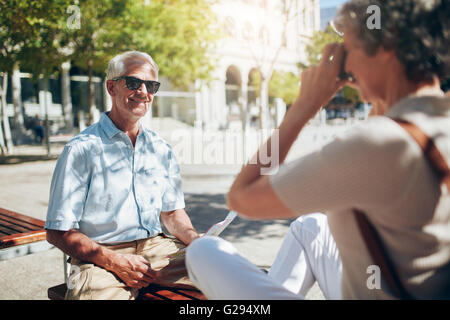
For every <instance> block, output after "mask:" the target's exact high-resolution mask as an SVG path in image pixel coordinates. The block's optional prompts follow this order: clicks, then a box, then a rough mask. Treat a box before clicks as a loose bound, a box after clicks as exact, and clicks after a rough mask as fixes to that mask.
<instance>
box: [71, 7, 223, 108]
mask: <svg viewBox="0 0 450 320" xmlns="http://www.w3.org/2000/svg"><path fill="white" fill-rule="evenodd" d="M211 4H212V1H209V0H175V1H166V0H152V1H150V2H148V1H143V0H133V1H130V0H101V1H98V0H96V1H94V0H86V1H83V2H81V3H80V7H79V8H80V26H79V28H76V29H75V30H73V31H72V32H70V33H68V39H67V41H68V42H69V43H71V47H72V48H73V54H72V56H71V57H72V60H73V62H74V64H75V65H76V66H78V67H80V68H82V69H84V70H86V71H87V73H88V76H89V90H88V95H89V109H90V111H92V108H93V106H94V90H93V82H92V77H93V75H94V73H97V74H103V73H104V71H105V69H106V67H107V63H108V61H109V60H110V59H111V58H112V57H113V56H115V55H116V54H118V53H120V52H123V51H128V50H139V51H145V52H148V53H149V54H150V55H152V57H153V58H154V59H155V61H156V62H157V63H158V65H159V67H160V73H161V74H163V75H164V76H166V77H168V78H169V80H170V81H171V82H172V84H174V85H175V86H179V87H183V88H185V87H186V86H187V85H188V84H190V83H193V82H194V81H195V80H196V79H209V73H210V71H211V70H212V69H213V63H212V59H211V58H210V57H209V56H208V53H209V50H210V48H211V46H212V45H213V44H214V42H215V40H216V39H217V33H216V32H214V30H213V28H212V26H211V24H212V22H214V21H215V17H214V15H213V12H212V10H211V6H210V5H211ZM91 116H92V114H91Z"/></svg>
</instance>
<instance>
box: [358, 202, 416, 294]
mask: <svg viewBox="0 0 450 320" xmlns="http://www.w3.org/2000/svg"><path fill="white" fill-rule="evenodd" d="M353 212H354V215H355V219H356V222H357V224H358V227H359V231H360V232H361V236H362V237H363V239H364V242H365V243H366V247H367V250H368V251H369V253H370V256H371V258H372V260H373V262H374V263H375V264H376V265H377V266H378V267H379V268H380V271H381V274H382V276H383V278H384V279H385V280H386V282H387V283H388V285H389V287H390V288H391V290H392V291H393V292H394V294H395V295H396V296H397V297H399V298H401V299H407V300H412V299H413V297H412V296H411V295H410V294H409V293H408V292H407V291H406V290H405V288H404V287H403V285H402V282H401V281H400V278H399V276H398V275H397V271H396V270H395V267H394V264H393V262H392V261H391V259H390V258H389V255H388V253H387V251H386V248H385V247H384V246H383V242H382V241H381V238H380V236H379V235H378V233H377V231H376V229H375V227H374V226H373V225H372V224H371V223H370V222H369V220H368V219H367V217H366V214H365V213H364V212H362V211H360V210H358V209H353Z"/></svg>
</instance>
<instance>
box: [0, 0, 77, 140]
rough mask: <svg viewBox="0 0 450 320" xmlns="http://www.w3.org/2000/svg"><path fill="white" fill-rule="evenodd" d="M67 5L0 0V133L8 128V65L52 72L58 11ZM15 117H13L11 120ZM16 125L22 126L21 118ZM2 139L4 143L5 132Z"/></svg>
mask: <svg viewBox="0 0 450 320" xmlns="http://www.w3.org/2000/svg"><path fill="white" fill-rule="evenodd" d="M67 5H68V1H66V0H55V1H52V2H51V1H31V2H30V1H25V0H7V1H6V0H0V70H2V71H4V77H3V79H4V81H3V85H2V90H1V92H2V94H1V95H2V109H3V120H4V121H3V122H2V123H3V126H2V127H3V133H5V132H6V131H8V128H7V126H8V124H7V123H6V122H7V119H6V121H5V118H6V117H5V111H6V110H5V109H6V83H7V82H6V81H5V80H6V77H7V73H11V72H12V67H13V66H17V64H18V65H20V66H21V67H22V66H25V65H27V67H28V68H29V69H30V70H32V71H36V72H41V71H44V70H45V72H44V73H45V74H46V75H49V74H50V73H51V72H52V69H53V64H54V63H55V62H57V60H58V59H56V56H55V55H53V54H52V53H53V52H54V51H55V50H57V43H56V42H57V37H58V36H59V35H60V32H59V31H57V30H61V26H62V21H61V17H62V14H61V13H62V10H64V9H65V8H66V7H67ZM25 68H26V67H25ZM18 118H19V117H17V116H16V117H15V120H17V119H18ZM19 122H20V121H19ZM19 124H20V123H19ZM16 125H17V123H16ZM20 125H23V121H22V123H21V124H20ZM4 138H6V140H7V141H6V145H7V146H8V144H9V143H10V142H8V139H10V137H8V133H6V135H4Z"/></svg>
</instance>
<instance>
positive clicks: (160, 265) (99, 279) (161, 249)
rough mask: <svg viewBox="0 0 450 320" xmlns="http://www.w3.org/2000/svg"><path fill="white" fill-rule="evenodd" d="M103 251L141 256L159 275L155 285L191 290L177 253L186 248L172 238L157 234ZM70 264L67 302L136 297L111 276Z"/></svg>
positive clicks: (81, 264)
mask: <svg viewBox="0 0 450 320" xmlns="http://www.w3.org/2000/svg"><path fill="white" fill-rule="evenodd" d="M107 247H108V249H111V250H114V251H116V252H118V253H122V254H136V255H141V256H143V257H144V258H145V259H147V260H148V261H149V262H150V265H151V267H152V269H153V270H155V271H160V273H161V278H160V279H158V281H155V282H156V283H158V284H161V285H165V286H175V285H176V286H181V287H187V288H192V287H194V288H195V286H194V284H193V283H192V282H191V281H190V280H189V278H188V276H187V271H186V267H185V255H184V250H183V251H182V252H179V251H180V250H181V249H184V248H185V247H186V246H185V245H184V244H183V243H182V242H181V241H180V240H178V239H176V238H175V237H172V236H168V235H165V234H159V235H157V236H154V237H151V238H148V239H142V240H137V241H131V242H126V243H121V244H118V245H108V246H107ZM176 253H178V254H176ZM71 260H72V262H71V264H72V268H71V274H70V276H69V281H68V288H69V289H68V290H67V293H66V299H67V300H88V299H94V300H130V299H136V297H137V296H138V293H139V290H138V289H133V288H130V287H127V286H126V285H125V283H123V282H122V281H121V280H120V278H118V277H117V276H116V275H115V274H114V273H112V272H109V271H107V270H105V269H103V268H100V267H98V266H96V265H94V264H92V263H85V262H82V261H78V260H76V259H73V258H72V259H71Z"/></svg>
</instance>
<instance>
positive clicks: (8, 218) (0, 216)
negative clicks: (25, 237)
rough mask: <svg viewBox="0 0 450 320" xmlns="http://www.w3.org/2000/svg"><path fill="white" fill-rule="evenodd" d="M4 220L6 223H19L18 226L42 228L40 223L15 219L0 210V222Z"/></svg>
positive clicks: (30, 228)
mask: <svg viewBox="0 0 450 320" xmlns="http://www.w3.org/2000/svg"><path fill="white" fill-rule="evenodd" d="M4 222H8V223H12V224H15V225H19V226H22V227H24V228H27V229H29V230H37V229H42V228H43V226H41V225H37V224H34V223H30V222H27V221H23V220H20V219H16V218H14V217H11V216H8V215H6V214H4V213H1V212H0V224H3V223H4Z"/></svg>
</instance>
